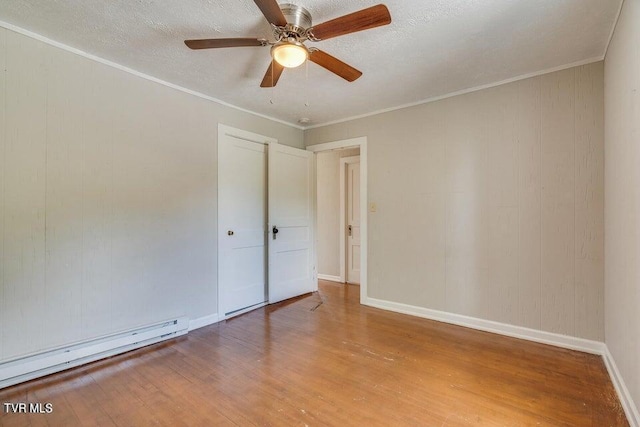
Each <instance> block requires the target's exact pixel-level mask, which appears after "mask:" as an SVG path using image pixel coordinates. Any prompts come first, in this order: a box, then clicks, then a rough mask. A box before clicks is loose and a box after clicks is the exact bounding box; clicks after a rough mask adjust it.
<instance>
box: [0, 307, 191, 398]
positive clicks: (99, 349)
mask: <svg viewBox="0 0 640 427" xmlns="http://www.w3.org/2000/svg"><path fill="white" fill-rule="evenodd" d="M187 332H188V320H187V318H186V317H180V318H177V319H173V320H168V321H164V322H158V323H154V324H151V325H148V326H143V327H140V328H135V329H131V330H128V331H123V332H119V333H115V334H110V335H105V336H103V337H99V338H95V339H91V340H87V341H83V342H80V343H76V344H72V345H68V346H64V347H59V348H55V349H51V350H47V351H44V352H41V353H36V354H32V355H28V356H23V357H19V358H16V359H12V360H8V361H6V362H2V363H0V389H2V388H4V387H8V386H11V385H14V384H18V383H21V382H25V381H29V380H31V379H34V378H39V377H43V376H45V375H49V374H53V373H55V372H60V371H64V370H67V369H69V368H73V367H76V366H80V365H84V364H86V363H89V362H93V361H96V360H99V359H104V358H106V357H111V356H114V355H116V354H120V353H124V352H127V351H130V350H134V349H137V348H141V347H145V346H148V345H151V344H155V343H157V342H160V341H165V340H168V339H171V338H176V337H178V336H181V335H185V334H186V333H187Z"/></svg>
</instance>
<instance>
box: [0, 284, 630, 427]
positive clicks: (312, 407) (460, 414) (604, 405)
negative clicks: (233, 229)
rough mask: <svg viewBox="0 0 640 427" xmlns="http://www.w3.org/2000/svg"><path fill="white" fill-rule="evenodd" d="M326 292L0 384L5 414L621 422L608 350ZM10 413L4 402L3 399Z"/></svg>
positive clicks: (334, 289)
mask: <svg viewBox="0 0 640 427" xmlns="http://www.w3.org/2000/svg"><path fill="white" fill-rule="evenodd" d="M358 299H359V288H358V287H356V286H351V285H340V284H334V283H331V282H322V281H321V282H320V291H319V293H317V294H312V295H308V296H305V297H301V298H298V299H296V300H294V301H287V302H285V303H281V304H277V305H274V306H269V307H266V308H263V309H259V310H256V311H253V312H251V313H248V314H245V315H243V316H240V317H237V318H234V319H231V320H229V321H226V322H221V323H219V324H216V325H212V326H209V327H205V328H202V329H199V330H196V331H193V332H191V333H189V334H188V335H187V336H185V337H182V338H178V339H176V340H172V341H170V342H165V343H162V344H158V345H154V346H150V347H147V348H144V349H140V350H136V351H132V352H129V353H126V354H123V355H120V356H116V357H113V358H110V359H106V360H103V361H99V362H95V363H92V364H89V365H86V366H83V367H79V368H75V369H72V370H69V371H67V372H61V373H58V374H54V375H51V376H49V377H46V378H42V379H39V380H34V381H31V382H28V383H25V384H21V385H17V386H14V387H11V388H7V389H4V390H0V404H2V403H4V402H12V403H17V402H41V403H46V402H50V403H52V404H53V413H51V414H7V413H1V414H0V425H2V426H7V427H9V426H30V425H31V426H47V425H48V426H73V425H83V426H92V425H100V426H102V425H104V426H146V425H166V426H217V425H242V426H245V425H247V426H251V425H276V426H280V425H285V426H289V425H294V426H295V425H300V426H304V425H308V426H326V425H335V426H346V425H355V426H367V425H382V426H389V425H394V426H398V425H411V426H454V425H483V426H504V425H509V426H516V425H517V426H521V425H537V426H538V425H547V426H562V425H566V426H598V427H600V426H623V425H628V424H627V422H626V419H625V417H624V413H623V411H622V408H621V407H620V404H619V401H618V399H617V397H616V393H615V391H614V389H613V386H612V384H611V381H610V379H609V377H608V375H607V372H606V369H605V367H604V364H603V361H602V359H601V358H600V357H599V356H594V355H589V354H584V353H580V352H576V351H570V350H564V349H560V348H556V347H551V346H546V345H542V344H536V343H531V342H527V341H521V340H517V339H513V338H507V337H502V336H499V335H494V334H490V333H485V332H479V331H474V330H471V329H466V328H462V327H457V326H452V325H448V324H445V323H439V322H433V321H428V320H424V319H419V318H415V317H411V316H405V315H400V314H395V313H390V312H385V311H382V310H378V309H374V308H369V307H365V306H361V305H359V303H358ZM3 412H4V411H3Z"/></svg>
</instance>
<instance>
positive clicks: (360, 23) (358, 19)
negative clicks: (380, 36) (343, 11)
mask: <svg viewBox="0 0 640 427" xmlns="http://www.w3.org/2000/svg"><path fill="white" fill-rule="evenodd" d="M390 23H391V15H390V14H389V9H387V6H385V5H383V4H379V5H377V6H372V7H369V8H367V9H362V10H360V11H358V12H354V13H350V14H348V15H344V16H341V17H339V18H335V19H332V20H331V21H327V22H323V23H322V24H318V25H314V26H313V27H311V28H309V29H308V30H307V34H310V35H311V37H310V38H311V39H312V40H314V39H315V40H327V39H330V38H332V37H338V36H343V35H345V34H351V33H355V32H357V31H363V30H368V29H370V28H375V27H379V26H381V25H387V24H390Z"/></svg>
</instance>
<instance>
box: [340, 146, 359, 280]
mask: <svg viewBox="0 0 640 427" xmlns="http://www.w3.org/2000/svg"><path fill="white" fill-rule="evenodd" d="M355 163H360V155H357V156H349V157H341V158H340V208H339V209H340V236H339V239H338V241H339V242H340V243H339V245H340V281H341V282H342V283H347V267H346V264H347V252H346V250H347V238H346V236H345V232H346V228H347V196H348V194H349V192H348V191H347V176H346V173H347V170H346V169H347V165H351V164H355ZM360 167H361V168H362V165H360ZM360 180H362V169H361V170H360ZM360 187H362V183H361V184H360ZM361 190H362V188H361ZM360 210H362V205H361V206H360ZM361 230H362V228H361ZM360 247H362V241H361V242H360ZM360 268H361V270H362V265H361V266H360Z"/></svg>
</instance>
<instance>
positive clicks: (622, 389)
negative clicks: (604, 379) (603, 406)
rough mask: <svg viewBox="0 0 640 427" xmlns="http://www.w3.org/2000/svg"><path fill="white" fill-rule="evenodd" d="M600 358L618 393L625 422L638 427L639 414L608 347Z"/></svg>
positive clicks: (639, 422) (639, 424) (639, 423)
mask: <svg viewBox="0 0 640 427" xmlns="http://www.w3.org/2000/svg"><path fill="white" fill-rule="evenodd" d="M602 358H603V359H604V365H605V366H606V367H607V371H609V376H610V377H611V382H612V383H613V386H614V387H615V389H616V392H617V393H618V398H619V399H620V404H621V405H622V409H624V413H625V415H626V416H627V421H629V424H630V425H631V426H632V427H639V426H640V413H638V408H637V407H636V405H635V403H634V402H633V398H632V397H631V393H629V389H628V388H627V386H626V385H625V383H624V380H623V379H622V375H620V371H618V367H617V366H616V362H615V360H614V359H613V356H612V355H611V352H610V351H609V347H607V346H605V348H604V353H603V355H602Z"/></svg>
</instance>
